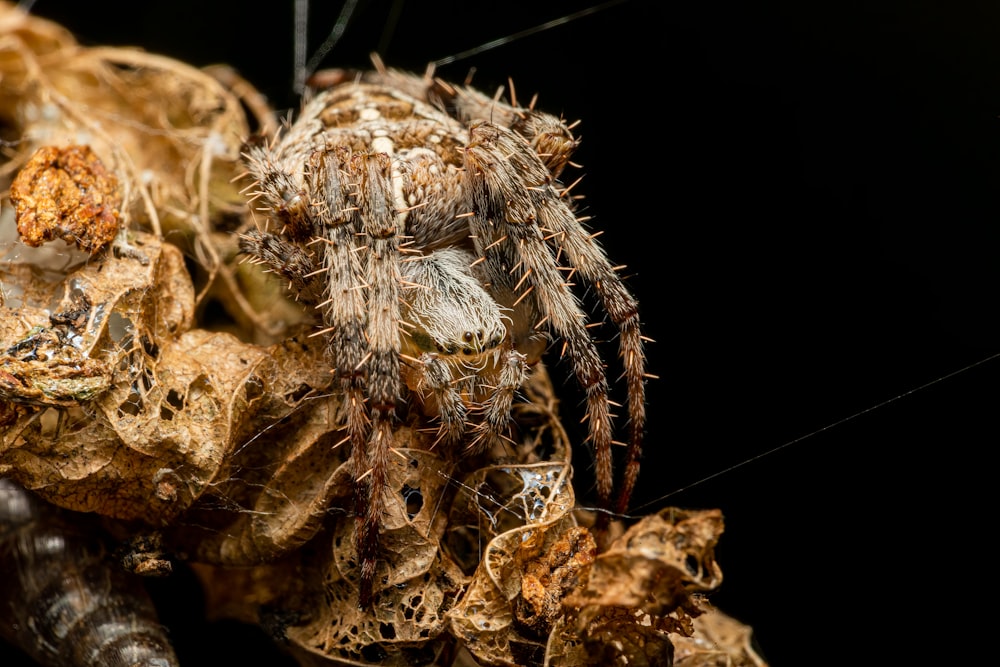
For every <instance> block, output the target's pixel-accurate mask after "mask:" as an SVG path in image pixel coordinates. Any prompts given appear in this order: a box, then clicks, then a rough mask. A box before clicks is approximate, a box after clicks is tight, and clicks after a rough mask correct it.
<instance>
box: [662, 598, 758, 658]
mask: <svg viewBox="0 0 1000 667" xmlns="http://www.w3.org/2000/svg"><path fill="white" fill-rule="evenodd" d="M752 635H753V629H752V628H751V627H750V626H748V625H744V624H743V623H740V622H739V621H737V620H736V619H734V618H732V617H730V616H727V615H726V614H724V613H722V612H721V611H719V610H718V609H715V608H710V609H709V610H708V611H706V612H705V613H704V614H702V615H701V616H699V617H698V618H696V619H694V632H693V633H692V635H691V636H690V637H681V636H675V637H673V642H674V647H675V648H674V650H675V653H674V665H675V666H676V667H767V663H766V662H764V659H763V658H761V657H760V656H759V655H758V654H757V652H756V650H754V648H753V644H752V641H751V636H752Z"/></svg>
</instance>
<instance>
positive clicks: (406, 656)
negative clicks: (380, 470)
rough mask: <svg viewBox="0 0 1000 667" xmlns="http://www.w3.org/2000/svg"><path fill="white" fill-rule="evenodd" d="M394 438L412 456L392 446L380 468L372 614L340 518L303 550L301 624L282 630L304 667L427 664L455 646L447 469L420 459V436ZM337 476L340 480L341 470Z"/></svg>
mask: <svg viewBox="0 0 1000 667" xmlns="http://www.w3.org/2000/svg"><path fill="white" fill-rule="evenodd" d="M398 435H399V437H400V440H399V442H402V443H412V444H415V445H418V446H419V447H421V448H420V449H412V448H407V447H403V448H400V449H398V450H397V451H396V452H395V454H394V455H393V456H392V457H391V460H390V462H389V479H390V484H389V489H390V492H389V493H387V497H386V512H385V515H384V516H383V520H384V523H383V526H382V545H383V548H382V549H381V554H382V558H381V559H380V562H379V570H378V573H377V574H376V582H377V583H376V591H375V598H374V600H373V603H372V606H371V608H370V609H359V608H358V603H357V600H358V590H359V589H358V586H359V582H358V578H357V573H358V567H357V563H358V558H357V553H356V551H355V546H354V539H353V531H354V523H355V522H354V520H353V519H352V518H350V517H349V516H348V515H346V513H345V515H344V516H342V517H341V518H340V520H339V521H337V522H336V524H335V525H334V526H333V528H332V530H331V532H330V533H329V534H324V535H322V536H320V537H318V538H317V539H316V540H314V541H313V542H312V543H311V544H310V545H309V546H308V547H306V549H305V550H304V559H305V560H304V563H305V564H306V565H307V567H305V568H304V571H303V574H304V577H305V578H304V580H303V587H304V589H305V591H308V594H306V595H305V596H304V599H303V601H302V603H301V606H300V609H301V611H303V612H305V614H306V618H308V622H304V623H292V624H290V625H288V626H287V627H286V628H285V636H286V637H287V639H288V642H289V644H290V647H291V651H292V653H293V654H294V655H296V656H297V657H298V658H299V659H300V661H301V662H303V664H360V663H365V662H366V661H368V662H378V663H379V664H383V665H398V666H400V667H403V666H407V665H428V664H434V663H435V662H436V661H437V660H438V659H439V657H440V656H441V655H442V653H444V652H448V651H450V650H451V649H450V647H451V646H452V645H453V643H454V639H453V638H452V637H450V636H449V635H448V634H447V632H446V630H447V623H446V620H445V617H446V614H447V613H448V611H449V610H450V609H451V608H452V607H453V606H454V604H455V601H456V600H457V599H458V597H459V595H460V594H461V592H462V590H463V588H464V585H465V583H466V577H465V576H464V575H463V573H462V572H461V570H460V569H459V568H458V566H457V565H456V564H455V563H454V562H453V561H452V559H451V558H450V556H449V555H448V554H447V553H445V552H444V551H443V550H442V549H441V548H440V539H441V535H442V534H443V532H444V529H445V526H446V522H447V513H446V511H444V508H446V507H447V505H448V503H449V501H450V497H451V496H452V494H453V493H454V490H453V489H451V488H450V487H449V485H448V479H447V478H446V477H443V476H441V475H440V474H439V473H440V471H441V470H444V469H446V466H447V462H446V461H444V460H443V459H442V458H441V457H439V456H438V455H436V454H435V453H433V452H429V451H426V447H427V445H428V444H429V442H430V440H431V439H430V438H428V437H427V434H419V433H417V432H416V431H414V430H412V429H409V428H406V427H404V428H403V429H401V431H400V432H399V434H398ZM341 474H342V475H343V478H344V479H345V481H346V480H347V479H349V477H348V470H347V468H346V466H345V467H344V469H343V471H342V473H341ZM343 488H344V490H345V491H350V489H351V487H350V486H349V485H348V486H344V487H343ZM348 499H349V496H348V497H347V498H345V500H348ZM285 610H286V613H287V610H288V608H287V607H286V609H285Z"/></svg>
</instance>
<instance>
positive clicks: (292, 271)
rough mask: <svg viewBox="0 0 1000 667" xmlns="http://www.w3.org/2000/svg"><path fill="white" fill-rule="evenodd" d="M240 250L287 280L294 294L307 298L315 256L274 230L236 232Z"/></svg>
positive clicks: (312, 288)
mask: <svg viewBox="0 0 1000 667" xmlns="http://www.w3.org/2000/svg"><path fill="white" fill-rule="evenodd" d="M239 245H240V252H241V253H243V254H245V255H247V256H248V257H249V258H250V261H251V262H252V263H254V264H263V265H264V266H266V267H268V268H269V269H270V270H271V271H273V272H274V273H276V274H278V275H279V276H281V277H282V278H284V279H285V280H287V281H288V284H289V287H290V289H291V290H292V291H293V292H294V293H295V295H296V297H297V298H300V299H302V300H303V301H306V302H309V301H310V300H312V299H311V297H310V295H312V294H313V293H314V292H315V290H316V284H317V281H316V280H315V279H314V278H315V275H314V274H315V271H316V258H315V257H314V256H313V255H312V254H311V253H310V252H308V251H306V250H305V249H303V248H302V246H300V245H298V244H296V243H292V242H291V241H288V240H287V239H284V238H282V237H280V236H278V235H277V234H271V233H269V232H263V231H261V230H259V229H250V230H248V231H246V232H242V233H241V234H240V241H239Z"/></svg>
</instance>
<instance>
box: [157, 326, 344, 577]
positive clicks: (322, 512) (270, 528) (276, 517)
mask: <svg viewBox="0 0 1000 667" xmlns="http://www.w3.org/2000/svg"><path fill="white" fill-rule="evenodd" d="M323 347H324V343H323V341H322V340H321V339H320V338H316V337H309V336H306V335H302V336H298V337H293V338H290V339H288V340H286V341H284V342H283V343H279V344H276V345H273V346H271V347H269V348H266V352H267V355H268V357H269V358H270V360H271V362H272V363H273V372H272V373H271V374H270V375H269V376H268V377H266V378H262V384H261V385H260V388H259V390H260V391H259V393H260V396H259V400H257V401H256V403H255V406H254V410H253V414H252V415H251V416H250V418H249V419H247V420H246V421H245V422H244V424H243V426H242V428H241V429H240V430H239V431H238V432H237V433H236V434H235V437H234V445H233V448H232V450H231V452H230V454H229V455H228V456H227V457H226V467H227V470H226V471H225V472H221V473H220V475H219V477H218V479H217V480H216V482H215V483H214V484H213V485H212V488H211V489H209V490H208V491H207V492H206V493H205V494H204V496H203V497H202V499H201V500H200V501H199V502H198V503H197V504H195V506H194V507H192V509H191V511H190V512H189V513H188V515H187V516H186V517H185V518H184V521H182V522H180V523H179V524H178V526H176V528H175V530H173V531H171V533H172V534H171V538H170V541H171V543H172V544H174V545H175V546H176V548H177V549H178V550H180V551H182V552H184V553H187V554H189V555H190V557H191V558H192V559H194V560H197V561H199V562H203V563H211V564H219V565H236V566H248V565H256V564H259V563H265V562H270V561H274V560H276V559H278V558H281V557H282V556H284V555H285V554H286V553H287V552H289V551H291V550H293V549H296V548H298V547H300V546H302V545H303V544H304V543H305V542H306V541H308V540H309V539H311V538H312V537H313V536H314V535H315V534H316V532H317V531H318V530H319V529H320V528H321V526H322V521H323V519H324V518H325V517H326V515H327V513H328V509H329V507H330V505H331V504H332V503H335V502H336V501H337V499H338V498H344V497H347V496H349V495H350V487H351V482H350V479H349V478H345V477H344V474H345V473H344V471H342V470H340V468H341V466H342V465H343V463H344V462H345V461H346V459H347V454H348V452H347V451H346V449H345V448H344V447H340V446H338V443H339V441H340V440H341V439H342V437H343V436H342V434H341V433H340V431H339V428H340V426H341V421H342V420H341V416H340V400H339V396H338V395H337V394H332V393H330V392H329V391H328V388H327V385H328V384H329V382H330V373H329V370H328V369H327V367H326V364H324V363H323Z"/></svg>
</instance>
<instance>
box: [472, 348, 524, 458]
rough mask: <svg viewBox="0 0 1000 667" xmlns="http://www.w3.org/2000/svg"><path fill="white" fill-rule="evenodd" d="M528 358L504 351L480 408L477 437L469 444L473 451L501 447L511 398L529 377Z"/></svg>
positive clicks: (508, 422) (507, 424) (514, 351)
mask: <svg viewBox="0 0 1000 667" xmlns="http://www.w3.org/2000/svg"><path fill="white" fill-rule="evenodd" d="M526 359H527V357H526V356H525V355H523V354H521V353H520V352H518V351H517V350H507V352H506V353H504V354H503V360H502V363H501V365H500V369H499V372H498V373H497V374H496V375H497V380H496V386H493V387H488V389H489V396H488V397H487V398H486V400H485V401H483V403H482V405H481V412H482V419H481V421H480V422H479V423H478V424H477V425H476V436H475V438H473V440H472V442H471V443H470V444H469V447H468V448H469V449H470V450H472V451H484V450H486V449H489V448H490V447H493V446H494V445H497V444H500V443H501V442H502V441H503V438H504V432H505V431H506V430H507V427H508V426H509V424H510V410H511V406H512V405H513V404H514V396H515V395H516V394H517V390H518V389H520V388H521V385H523V384H524V381H525V380H526V379H527V377H528V364H527V361H526Z"/></svg>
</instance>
